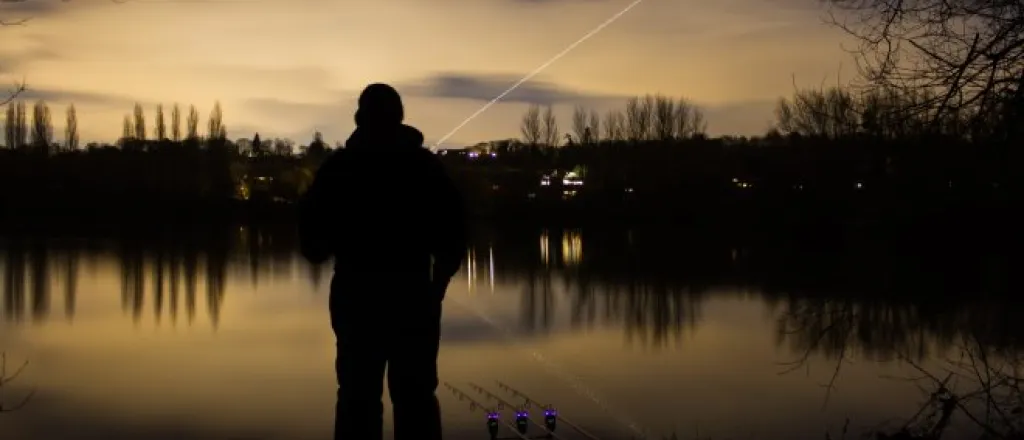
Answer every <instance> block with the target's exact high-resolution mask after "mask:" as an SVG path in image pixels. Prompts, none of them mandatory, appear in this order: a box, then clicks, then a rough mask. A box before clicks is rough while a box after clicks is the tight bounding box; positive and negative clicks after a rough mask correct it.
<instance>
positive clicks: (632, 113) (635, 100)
mask: <svg viewBox="0 0 1024 440" xmlns="http://www.w3.org/2000/svg"><path fill="white" fill-rule="evenodd" d="M651 111H652V108H651V107H650V106H648V101H647V99H645V98H642V97H639V96H634V97H632V98H629V100H627V101H626V121H625V122H626V126H625V127H624V131H625V132H626V136H627V137H628V139H629V140H630V141H632V142H640V141H643V140H647V139H648V134H649V133H650V129H651Z"/></svg>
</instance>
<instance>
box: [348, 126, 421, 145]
mask: <svg viewBox="0 0 1024 440" xmlns="http://www.w3.org/2000/svg"><path fill="white" fill-rule="evenodd" d="M421 147H423V133H422V132H421V131H419V130H418V129H416V128H415V127H412V126H409V125H405V124H399V125H395V126H391V127H387V128H370V127H358V128H356V129H355V131H353V132H352V135H351V136H349V138H348V140H347V141H345V148H357V149H362V148H381V149H388V148H421Z"/></svg>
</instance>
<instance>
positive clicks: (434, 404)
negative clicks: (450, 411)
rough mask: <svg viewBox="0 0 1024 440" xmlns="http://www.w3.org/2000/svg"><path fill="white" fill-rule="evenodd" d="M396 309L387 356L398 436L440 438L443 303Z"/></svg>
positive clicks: (401, 438)
mask: <svg viewBox="0 0 1024 440" xmlns="http://www.w3.org/2000/svg"><path fill="white" fill-rule="evenodd" d="M406 306H407V308H406V309H405V310H407V312H402V313H396V318H397V319H396V322H395V328H396V329H398V330H399V331H397V332H395V333H396V334H397V335H398V338H397V339H396V340H394V341H392V342H391V344H390V347H389V348H390V352H389V356H388V390H389V393H390V395H391V404H392V409H393V411H394V419H395V440H409V439H422V440H440V439H441V407H440V404H439V403H438V401H437V396H436V395H435V392H436V391H437V385H438V377H437V352H438V349H439V347H440V338H441V303H440V301H424V302H423V303H422V304H406Z"/></svg>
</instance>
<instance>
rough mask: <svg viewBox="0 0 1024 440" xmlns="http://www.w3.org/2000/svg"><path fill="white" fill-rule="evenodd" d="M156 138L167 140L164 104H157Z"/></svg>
mask: <svg viewBox="0 0 1024 440" xmlns="http://www.w3.org/2000/svg"><path fill="white" fill-rule="evenodd" d="M155 128H156V140H158V141H163V140H167V126H166V125H164V105H163V104H157V105H156V127H155Z"/></svg>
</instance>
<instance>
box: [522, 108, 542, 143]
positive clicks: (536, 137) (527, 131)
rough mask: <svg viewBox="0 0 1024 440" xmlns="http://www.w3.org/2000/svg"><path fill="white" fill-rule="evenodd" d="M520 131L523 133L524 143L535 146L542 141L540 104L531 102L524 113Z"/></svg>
mask: <svg viewBox="0 0 1024 440" xmlns="http://www.w3.org/2000/svg"><path fill="white" fill-rule="evenodd" d="M519 131H520V132H521V133H522V134H523V143H525V144H527V145H529V146H531V147H535V146H537V144H539V143H540V142H541V122H540V106H539V105H536V104H530V107H529V108H528V109H527V110H526V114H524V115H523V120H522V122H521V123H520V125H519Z"/></svg>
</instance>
